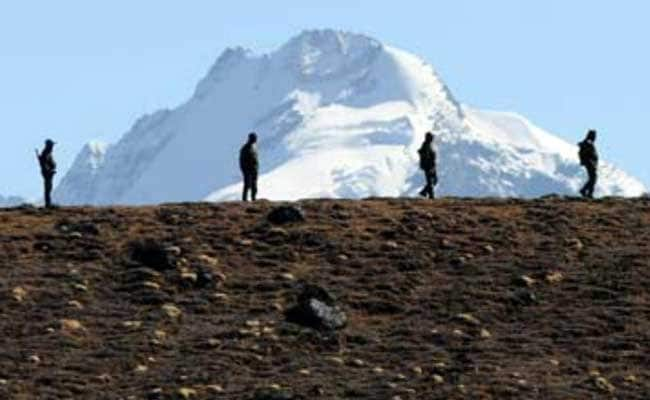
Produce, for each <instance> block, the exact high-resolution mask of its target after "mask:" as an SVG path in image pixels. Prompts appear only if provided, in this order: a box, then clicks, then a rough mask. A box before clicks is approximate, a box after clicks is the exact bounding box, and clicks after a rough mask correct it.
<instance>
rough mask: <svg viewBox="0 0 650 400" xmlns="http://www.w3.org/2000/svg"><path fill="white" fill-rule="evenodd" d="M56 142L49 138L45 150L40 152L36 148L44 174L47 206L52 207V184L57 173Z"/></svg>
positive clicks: (42, 173)
mask: <svg viewBox="0 0 650 400" xmlns="http://www.w3.org/2000/svg"><path fill="white" fill-rule="evenodd" d="M55 144H56V143H55V142H54V141H52V140H51V139H47V140H46V141H45V147H44V148H43V151H41V152H40V153H39V152H38V150H36V157H37V158H38V163H39V165H40V167H41V175H42V176H43V183H44V189H45V194H44V199H45V208H52V186H53V181H54V175H56V162H55V161H54V157H53V156H52V152H53V151H54V145H55Z"/></svg>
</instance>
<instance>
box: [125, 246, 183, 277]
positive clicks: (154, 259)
mask: <svg viewBox="0 0 650 400" xmlns="http://www.w3.org/2000/svg"><path fill="white" fill-rule="evenodd" d="M129 256H130V258H131V260H133V261H135V262H137V263H139V264H141V265H144V266H146V267H149V268H151V269H154V270H156V271H165V270H170V269H174V268H175V260H174V255H173V254H171V252H169V251H168V248H167V247H165V246H164V245H163V244H162V243H160V242H158V241H156V240H154V239H144V240H139V241H135V242H132V243H131V244H130V245H129Z"/></svg>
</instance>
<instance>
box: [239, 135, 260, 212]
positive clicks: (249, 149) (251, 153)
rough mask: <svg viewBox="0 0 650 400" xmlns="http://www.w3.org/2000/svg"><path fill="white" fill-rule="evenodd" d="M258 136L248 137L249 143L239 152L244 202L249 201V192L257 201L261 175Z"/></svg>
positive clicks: (252, 198) (253, 199)
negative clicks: (258, 177) (258, 181)
mask: <svg viewBox="0 0 650 400" xmlns="http://www.w3.org/2000/svg"><path fill="white" fill-rule="evenodd" d="M256 143H257V135H256V134H255V133H251V134H250V135H248V142H246V144H245V145H244V146H243V147H242V148H241V151H240V152H239V167H240V168H241V172H242V174H243V175H244V193H243V194H242V200H243V201H248V192H249V191H250V192H251V200H252V201H255V200H256V199H257V175H258V173H259V160H258V156H257V145H256Z"/></svg>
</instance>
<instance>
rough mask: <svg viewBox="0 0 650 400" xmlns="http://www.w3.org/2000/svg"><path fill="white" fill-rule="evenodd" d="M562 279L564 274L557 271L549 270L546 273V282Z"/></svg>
mask: <svg viewBox="0 0 650 400" xmlns="http://www.w3.org/2000/svg"><path fill="white" fill-rule="evenodd" d="M563 280H564V275H563V274H562V273H561V272H559V271H555V272H551V273H548V274H547V275H546V282H548V283H551V284H556V283H560V282H562V281H563Z"/></svg>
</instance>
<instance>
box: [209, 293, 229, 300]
mask: <svg viewBox="0 0 650 400" xmlns="http://www.w3.org/2000/svg"><path fill="white" fill-rule="evenodd" d="M212 298H213V299H215V300H219V301H226V300H228V295H227V294H226V293H220V292H217V293H214V294H213V295H212Z"/></svg>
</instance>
